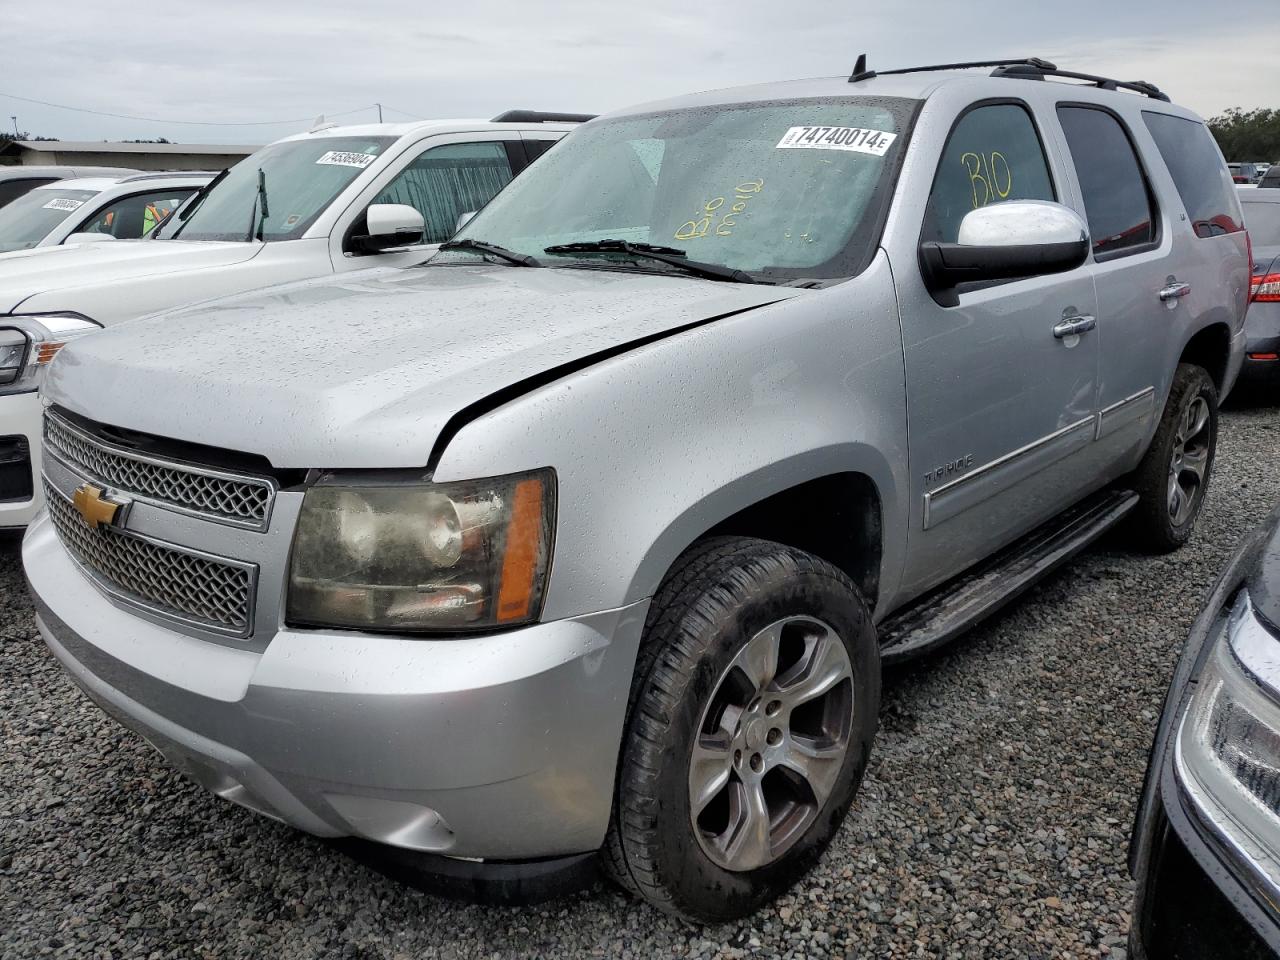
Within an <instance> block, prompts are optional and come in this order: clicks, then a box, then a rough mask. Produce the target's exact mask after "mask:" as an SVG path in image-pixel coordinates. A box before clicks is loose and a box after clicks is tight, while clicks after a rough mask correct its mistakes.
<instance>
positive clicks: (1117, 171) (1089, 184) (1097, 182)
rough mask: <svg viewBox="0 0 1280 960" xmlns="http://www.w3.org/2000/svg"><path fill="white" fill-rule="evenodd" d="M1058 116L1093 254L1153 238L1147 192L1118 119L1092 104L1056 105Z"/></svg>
mask: <svg viewBox="0 0 1280 960" xmlns="http://www.w3.org/2000/svg"><path fill="white" fill-rule="evenodd" d="M1058 119H1059V120H1060V121H1061V123H1062V130H1063V132H1064V133H1065V134H1066V135H1067V146H1068V148H1069V149H1070V151H1071V161H1072V163H1073V164H1074V165H1075V168H1076V178H1077V179H1078V180H1079V181H1080V191H1081V193H1082V194H1083V195H1084V212H1085V216H1086V217H1087V218H1088V221H1089V235H1090V236H1091V237H1092V239H1093V253H1094V256H1095V257H1096V256H1106V255H1107V254H1116V253H1120V252H1123V251H1125V250H1129V249H1130V248H1133V247H1141V246H1144V245H1146V244H1149V243H1152V242H1154V241H1155V239H1156V217H1155V208H1154V206H1153V203H1152V197H1151V190H1150V188H1149V187H1148V186H1147V178H1146V175H1145V174H1144V173H1143V172H1142V165H1141V164H1140V163H1139V162H1138V156H1137V154H1136V153H1134V150H1133V144H1132V143H1131V142H1130V140H1129V135H1128V133H1127V132H1126V131H1125V129H1124V127H1122V126H1121V125H1120V121H1119V120H1117V119H1116V118H1115V117H1114V116H1112V115H1111V114H1110V113H1107V112H1106V111H1105V110H1097V109H1094V108H1092V107H1059V108H1058Z"/></svg>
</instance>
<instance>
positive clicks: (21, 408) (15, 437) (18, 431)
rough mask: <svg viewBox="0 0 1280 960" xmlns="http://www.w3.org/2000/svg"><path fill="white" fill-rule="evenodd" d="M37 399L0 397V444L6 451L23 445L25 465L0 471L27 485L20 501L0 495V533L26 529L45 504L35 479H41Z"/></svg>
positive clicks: (22, 395) (27, 395)
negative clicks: (19, 475)
mask: <svg viewBox="0 0 1280 960" xmlns="http://www.w3.org/2000/svg"><path fill="white" fill-rule="evenodd" d="M43 409H44V408H43V407H42V406H41V404H40V397H39V395H38V394H36V393H35V392H34V391H33V392H31V393H16V394H8V395H5V396H0V443H3V444H4V447H5V449H6V450H8V449H11V446H10V444H16V443H17V442H18V441H25V446H26V450H27V456H28V457H29V460H28V462H27V463H25V464H24V463H16V462H15V463H11V464H5V465H0V470H5V471H6V473H7V472H8V471H21V472H22V473H24V474H26V479H27V480H29V481H30V483H29V485H28V486H29V489H30V496H22V497H21V498H20V499H9V498H5V497H4V495H3V494H0V530H3V529H5V528H15V529H16V528H20V527H25V526H26V525H27V524H28V523H30V522H31V521H32V520H33V519H35V516H36V514H37V513H39V512H40V507H41V506H42V504H43V502H44V495H43V493H42V492H41V490H40V484H39V483H38V482H37V478H39V476H40V418H41V413H42V412H43ZM9 482H11V480H10V478H8V477H6V482H5V484H4V487H6V488H7V487H8V484H9Z"/></svg>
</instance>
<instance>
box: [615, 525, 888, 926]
mask: <svg viewBox="0 0 1280 960" xmlns="http://www.w3.org/2000/svg"><path fill="white" fill-rule="evenodd" d="M879 701H880V662H879V652H878V649H877V647H876V642H875V634H874V631H873V629H872V626H871V619H870V615H869V614H868V612H867V608H866V606H865V604H864V603H863V601H862V599H861V597H860V596H859V594H858V591H857V589H856V588H855V587H854V585H853V584H852V582H851V581H850V580H849V579H848V578H847V577H846V576H845V575H844V574H842V573H841V572H840V571H839V570H837V569H835V568H834V567H832V566H830V565H829V564H826V563H824V562H823V561H821V560H819V559H817V558H815V557H812V556H810V555H808V554H805V553H803V552H801V551H798V550H794V549H791V548H789V547H785V546H782V545H780V544H776V543H770V542H767V541H761V540H749V539H719V540H714V541H708V542H707V543H705V544H703V545H700V546H699V547H698V548H695V550H693V551H691V552H690V553H689V554H688V555H686V557H685V558H683V559H682V561H681V562H680V563H678V564H677V565H676V568H675V569H674V570H673V571H672V574H671V576H670V577H669V578H668V580H667V582H666V583H665V584H664V585H663V586H662V588H661V589H660V590H659V591H658V594H657V596H656V597H655V598H654V602H653V606H652V607H651V609H650V614H649V619H648V623H647V624H646V635H645V640H644V646H643V649H642V653H641V658H640V661H639V663H638V664H637V672H636V682H635V685H634V687H633V692H632V702H631V705H630V709H629V713H628V726H627V731H626V735H625V738H624V744H623V751H622V762H621V767H620V770H619V778H618V788H617V796H616V798H615V809H614V818H613V823H612V824H611V827H610V831H609V838H608V842H607V845H606V856H605V860H606V867H607V869H608V870H609V872H610V873H611V874H612V875H613V876H614V877H615V878H616V879H617V880H618V881H619V882H620V883H621V884H622V885H623V886H624V887H626V888H627V889H629V890H631V891H632V892H634V893H637V894H638V895H640V896H642V897H644V898H645V899H646V900H648V901H649V902H651V903H653V904H655V905H656V906H658V907H660V908H662V909H664V910H666V911H668V912H670V913H673V914H676V915H678V916H681V917H684V918H686V919H689V920H696V921H716V920H727V919H732V918H735V917H741V916H744V915H745V914H748V913H750V912H751V911H752V910H754V909H756V908H757V907H758V906H760V905H761V904H763V903H765V902H766V901H768V900H770V899H772V898H773V897H775V896H777V895H778V894H779V893H781V892H783V891H784V890H786V889H787V887H789V886H790V885H791V884H792V883H793V882H794V881H795V880H796V879H797V878H798V877H799V876H801V875H802V874H803V873H804V872H805V871H806V870H808V869H809V868H810V867H811V866H812V865H813V864H814V863H815V862H816V861H817V860H818V858H819V857H820V856H821V854H822V851H823V850H824V849H825V848H826V846H827V844H828V843H829V842H830V840H831V838H832V837H833V836H834V834H835V832H836V830H837V829H838V828H839V825H840V823H841V821H842V820H843V818H844V815H845V813H846V811H847V810H848V809H849V806H850V804H851V803H852V800H853V796H854V794H855V792H856V791H857V787H858V784H859V783H860V782H861V779H862V775H863V772H864V771H865V769H866V763H867V758H868V755H869V752H870V748H871V741H872V739H873V737H874V735H875V730H876V718H877V714H878V711H879Z"/></svg>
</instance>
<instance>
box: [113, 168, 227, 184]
mask: <svg viewBox="0 0 1280 960" xmlns="http://www.w3.org/2000/svg"><path fill="white" fill-rule="evenodd" d="M217 173H218V171H216V170H153V171H151V172H150V173H131V174H129V175H128V176H126V177H121V178H120V179H119V180H118V181H116V182H117V183H133V182H134V181H136V180H164V179H166V178H173V177H213V176H216V175H217Z"/></svg>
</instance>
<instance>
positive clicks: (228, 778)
mask: <svg viewBox="0 0 1280 960" xmlns="http://www.w3.org/2000/svg"><path fill="white" fill-rule="evenodd" d="M23 562H24V565H25V567H26V571H27V577H28V580H29V583H30V587H31V591H32V595H33V598H34V601H35V606H36V612H37V619H38V624H39V628H40V632H41V635H42V636H43V637H44V639H45V642H46V643H47V644H48V646H49V648H50V650H51V651H52V652H53V653H54V655H55V656H57V658H58V659H59V660H60V661H61V663H62V665H63V666H64V667H65V668H66V670H67V672H68V673H69V674H70V675H71V676H72V678H73V679H75V681H76V682H77V683H78V684H79V685H80V686H81V688H83V690H84V691H85V692H86V693H87V694H88V695H89V696H90V697H91V698H92V699H93V700H94V701H95V702H96V703H97V704H98V705H99V706H101V707H102V708H103V709H104V710H105V711H106V712H107V713H109V714H111V715H112V716H113V717H115V718H116V719H117V720H119V721H120V722H121V723H122V724H124V725H125V726H127V727H129V728H131V729H133V730H135V731H137V732H138V733H140V734H141V735H142V736H143V737H145V738H146V739H147V740H148V741H150V742H151V743H152V745H153V746H155V747H156V748H157V749H158V750H159V751H160V752H161V753H162V754H163V755H164V756H165V758H166V759H168V760H169V761H170V762H171V763H172V764H173V765H174V766H176V767H177V768H178V769H179V770H181V771H182V772H183V773H185V774H186V775H187V776H189V777H190V778H191V779H193V780H195V781H196V782H197V783H199V784H200V785H202V786H204V787H205V788H206V789H208V790H210V791H212V792H214V793H216V794H218V795H219V796H221V797H223V798H225V799H228V800H231V801H233V802H236V803H239V804H241V805H242V806H245V807H248V808H250V809H253V810H256V811H258V812H260V813H263V814H265V815H267V816H270V817H274V818H276V819H278V820H282V821H284V822H285V823H289V824H292V825H293V826H295V827H298V828H299V829H302V830H305V831H307V832H309V833H312V834H316V835H318V836H327V837H342V836H351V837H361V838H364V839H368V840H373V841H377V842H379V843H384V844H390V845H392V846H395V847H400V848H404V849H409V850H418V851H427V852H431V853H438V854H443V855H446V856H450V857H468V858H480V859H495V860H520V859H531V858H545V857H556V856H564V855H569V854H577V853H583V852H587V851H591V850H595V849H597V848H598V847H599V846H600V844H601V843H602V841H603V839H604V835H605V830H606V828H607V825H608V820H609V813H610V807H611V802H612V790H613V779H614V772H615V769H616V766H617V757H618V748H619V744H620V742H621V737H622V726H623V722H624V719H625V712H626V705H627V700H628V694H629V691H630V685H631V674H632V670H633V668H634V665H635V658H636V650H637V649H638V646H639V642H640V634H641V630H642V628H643V625H644V616H645V613H646V610H647V606H648V601H642V602H640V603H637V604H633V605H631V606H628V607H624V608H621V609H617V610H610V611H605V612H602V613H597V614H591V615H588V616H583V617H578V618H575V619H572V620H561V621H555V622H551V623H544V624H538V625H535V626H532V627H528V628H525V629H521V630H513V631H509V632H505V633H498V634H493V635H489V636H481V637H463V638H458V639H451V640H424V639H411V638H405V637H393V636H372V635H368V634H361V633H354V632H339V631H332V632H324V631H304V630H292V629H289V628H285V627H283V626H282V627H281V628H280V629H279V631H278V632H277V633H276V634H275V635H274V637H272V638H271V640H270V642H269V643H267V644H266V645H265V648H263V649H259V650H250V649H239V648H237V647H235V646H231V645H225V644H218V643H210V642H206V641H203V640H198V639H195V638H192V637H189V636H186V635H184V634H181V633H178V632H175V631H173V630H170V629H167V628H166V627H164V626H161V625H159V624H156V623H153V622H150V621H148V620H143V619H141V618H139V617H137V616H135V615H131V614H130V613H128V612H127V611H126V610H124V609H121V608H119V607H117V606H116V605H115V604H114V603H113V602H112V601H110V600H109V599H108V598H106V597H105V596H103V595H102V594H100V593H99V592H97V590H95V589H94V588H93V587H92V586H91V585H90V583H89V581H88V580H87V579H86V578H85V576H84V575H83V574H82V573H81V572H80V570H79V568H78V567H77V565H76V564H75V562H74V561H73V560H72V559H71V557H70V556H69V555H68V554H67V552H66V551H65V550H64V549H63V547H62V545H61V543H60V542H59V541H58V538H57V536H56V534H55V533H54V530H53V527H52V524H51V523H50V522H49V521H48V519H47V517H45V518H41V519H40V520H38V521H37V522H36V523H34V524H33V525H32V526H31V527H30V529H29V530H28V532H27V536H26V539H25V541H24V544H23Z"/></svg>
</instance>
